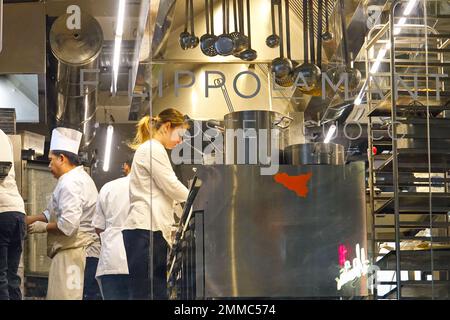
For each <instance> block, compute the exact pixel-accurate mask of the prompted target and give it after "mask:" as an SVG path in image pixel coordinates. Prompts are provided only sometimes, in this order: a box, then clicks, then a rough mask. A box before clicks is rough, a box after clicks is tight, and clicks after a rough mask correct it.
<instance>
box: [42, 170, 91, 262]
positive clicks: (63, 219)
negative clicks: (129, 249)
mask: <svg viewBox="0 0 450 320" xmlns="http://www.w3.org/2000/svg"><path fill="white" fill-rule="evenodd" d="M97 196H98V192H97V187H96V186H95V184H94V181H93V180H92V178H91V177H90V176H89V175H88V174H87V173H86V171H84V169H83V167H82V166H79V167H76V168H75V169H72V170H70V171H69V172H67V173H65V174H63V175H62V176H61V177H59V179H58V183H57V185H56V187H55V190H53V193H52V197H51V199H50V202H49V204H48V206H47V210H45V211H44V215H45V216H46V218H47V220H48V221H50V219H51V218H52V217H53V218H56V219H55V220H56V224H57V226H58V229H59V230H61V232H63V233H64V234H65V235H66V236H71V235H73V234H74V233H75V232H77V231H78V230H79V231H82V232H86V233H90V234H92V236H93V237H95V238H96V241H95V242H94V244H93V245H91V246H89V247H88V248H87V249H86V255H87V256H88V257H95V258H98V256H99V254H100V241H99V240H98V236H97V234H96V233H95V228H94V227H93V226H92V218H93V217H94V213H95V207H96V204H97Z"/></svg>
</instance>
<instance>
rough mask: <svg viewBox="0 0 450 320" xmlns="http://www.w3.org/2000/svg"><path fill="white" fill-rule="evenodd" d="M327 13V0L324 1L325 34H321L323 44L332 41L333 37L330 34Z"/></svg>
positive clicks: (328, 10)
mask: <svg viewBox="0 0 450 320" xmlns="http://www.w3.org/2000/svg"><path fill="white" fill-rule="evenodd" d="M329 13H330V8H329V6H328V0H325V28H326V30H325V33H324V34H322V40H323V41H324V42H329V41H331V40H333V37H334V36H333V34H332V33H331V32H330V22H329V19H330V16H329Z"/></svg>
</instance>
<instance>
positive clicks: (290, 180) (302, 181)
mask: <svg viewBox="0 0 450 320" xmlns="http://www.w3.org/2000/svg"><path fill="white" fill-rule="evenodd" d="M311 177H312V172H310V173H307V174H301V175H298V176H290V175H288V174H287V173H277V174H276V175H275V176H274V179H275V181H276V182H277V183H279V184H281V185H282V186H284V187H285V188H287V189H289V190H291V191H294V192H295V193H296V194H297V195H298V196H299V197H303V198H306V196H307V195H308V191H309V190H308V186H307V184H308V181H309V180H310V179H311Z"/></svg>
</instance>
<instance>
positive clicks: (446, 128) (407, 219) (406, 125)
mask: <svg viewBox="0 0 450 320" xmlns="http://www.w3.org/2000/svg"><path fill="white" fill-rule="evenodd" d="M407 3H408V1H397V0H395V1H392V2H391V3H390V14H389V22H387V23H386V24H383V25H379V26H376V27H374V28H373V29H372V30H371V31H370V32H369V34H368V36H367V39H366V43H365V48H366V69H367V74H368V75H367V78H368V79H369V80H368V81H367V108H368V116H369V122H368V130H369V132H368V133H369V143H368V145H369V150H370V152H369V179H368V182H369V194H370V205H369V208H370V209H371V213H372V218H373V220H372V226H371V228H372V239H370V240H372V244H373V247H372V252H373V255H374V257H373V260H374V261H373V263H374V264H376V265H377V266H378V267H379V268H380V271H379V274H380V275H381V273H382V272H386V271H388V272H391V274H392V277H391V278H390V279H389V280H381V281H378V283H377V285H378V293H376V294H375V297H376V298H381V299H393V298H394V299H417V298H419V299H449V298H450V235H449V227H450V224H449V219H448V212H449V211H450V191H449V182H450V181H449V168H450V92H449V91H447V90H448V89H447V88H448V84H449V81H448V78H447V79H446V78H444V77H439V78H436V77H435V76H434V75H435V74H438V75H444V74H449V73H450V72H449V71H450V59H449V58H450V47H449V44H450V23H448V22H447V20H449V18H450V15H449V14H445V13H442V12H441V9H442V8H441V5H440V3H439V2H438V1H425V2H422V1H417V6H418V10H415V11H414V12H415V14H411V15H410V16H408V17H407V20H406V21H404V22H406V23H404V24H402V25H401V28H398V26H399V23H401V22H402V20H401V19H402V17H404V16H402V10H403V8H404V7H405V6H403V7H400V4H405V5H407ZM396 9H397V10H396ZM394 12H395V14H396V15H394ZM403 12H404V11H403ZM417 12H418V13H417ZM394 26H395V27H394ZM397 30H398V31H397ZM392 31H394V32H392ZM383 53H384V54H383ZM374 65H378V67H376V66H374ZM397 76H400V77H401V79H402V81H400V82H399V83H396V81H393V79H396V77H397ZM438 86H441V88H442V89H441V90H439V89H437V88H439V87H438ZM406 87H408V88H411V89H413V88H417V95H415V96H414V97H412V96H411V94H410V92H408V89H406ZM411 89H410V90H409V91H411ZM395 92H398V95H397V96H396V95H395V94H394V97H395V98H394V99H393V93H395ZM413 94H414V92H413ZM438 95H440V99H439V100H438V99H437V97H438ZM373 147H376V148H377V149H378V150H377V152H376V154H373V152H372V148H373ZM383 243H384V244H387V245H386V247H389V249H388V251H389V252H388V253H387V254H384V255H383V254H382V253H381V250H379V247H380V245H381V244H383ZM398 274H400V277H397V275H398ZM378 279H380V277H378ZM381 286H384V289H386V287H387V290H385V292H383V293H381V291H382V290H381V288H382V287H381Z"/></svg>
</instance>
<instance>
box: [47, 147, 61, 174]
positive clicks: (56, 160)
mask: <svg viewBox="0 0 450 320" xmlns="http://www.w3.org/2000/svg"><path fill="white" fill-rule="evenodd" d="M48 159H49V160H50V164H49V165H48V167H49V168H50V172H51V173H52V175H53V176H54V177H55V178H56V179H58V178H59V177H60V176H61V175H62V173H63V170H62V168H63V165H64V156H62V155H55V154H53V153H52V152H50V154H49V155H48Z"/></svg>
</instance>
